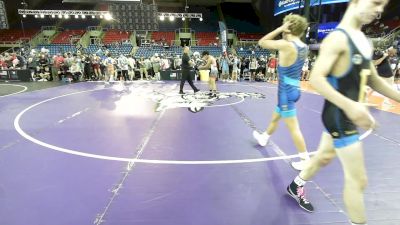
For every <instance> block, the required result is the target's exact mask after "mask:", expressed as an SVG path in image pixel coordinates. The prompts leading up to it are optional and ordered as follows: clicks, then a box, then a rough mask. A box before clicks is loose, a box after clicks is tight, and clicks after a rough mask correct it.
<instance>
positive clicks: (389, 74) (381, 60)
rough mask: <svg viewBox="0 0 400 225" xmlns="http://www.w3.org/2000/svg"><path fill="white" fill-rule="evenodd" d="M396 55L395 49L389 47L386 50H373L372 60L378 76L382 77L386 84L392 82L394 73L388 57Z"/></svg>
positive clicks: (391, 83)
mask: <svg viewBox="0 0 400 225" xmlns="http://www.w3.org/2000/svg"><path fill="white" fill-rule="evenodd" d="M395 55H396V49H395V48H393V47H390V48H389V49H387V50H386V51H384V52H383V51H379V50H377V51H375V52H374V56H373V60H374V64H375V66H376V69H377V71H378V74H379V76H380V77H382V78H383V79H384V80H385V81H386V82H387V83H388V84H390V85H393V84H394V73H393V71H392V68H391V67H390V63H389V59H390V57H394V56H395Z"/></svg>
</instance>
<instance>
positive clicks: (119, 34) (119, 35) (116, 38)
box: [103, 29, 130, 44]
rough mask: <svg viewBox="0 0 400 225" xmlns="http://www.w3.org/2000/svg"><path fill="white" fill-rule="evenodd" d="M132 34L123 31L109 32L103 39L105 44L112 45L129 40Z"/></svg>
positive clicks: (112, 30)
mask: <svg viewBox="0 0 400 225" xmlns="http://www.w3.org/2000/svg"><path fill="white" fill-rule="evenodd" d="M129 36H130V33H129V32H128V31H122V30H114V29H111V30H108V31H107V32H106V33H105V34H104V37H103V43H104V44H111V43H114V42H121V41H125V40H129Z"/></svg>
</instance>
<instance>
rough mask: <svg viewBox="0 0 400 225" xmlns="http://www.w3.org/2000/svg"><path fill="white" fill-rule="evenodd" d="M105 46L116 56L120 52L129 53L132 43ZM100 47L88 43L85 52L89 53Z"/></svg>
mask: <svg viewBox="0 0 400 225" xmlns="http://www.w3.org/2000/svg"><path fill="white" fill-rule="evenodd" d="M106 48H107V49H108V51H109V52H110V53H111V54H112V55H113V56H118V55H120V54H124V55H129V54H130V53H131V52H132V48H133V47H132V45H131V44H129V43H123V44H122V45H106ZM99 49H100V46H98V45H89V46H88V47H87V48H86V49H85V52H86V53H89V54H94V53H96V52H97V51H98V50H99Z"/></svg>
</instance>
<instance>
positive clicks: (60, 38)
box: [52, 30, 85, 44]
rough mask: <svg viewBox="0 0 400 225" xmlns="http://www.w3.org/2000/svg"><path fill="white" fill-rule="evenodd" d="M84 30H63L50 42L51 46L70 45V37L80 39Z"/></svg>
mask: <svg viewBox="0 0 400 225" xmlns="http://www.w3.org/2000/svg"><path fill="white" fill-rule="evenodd" d="M84 33H85V30H65V31H63V32H61V33H59V34H58V35H57V36H56V37H55V38H54V39H53V41H52V44H70V43H71V42H70V41H71V37H82V36H83V34H84Z"/></svg>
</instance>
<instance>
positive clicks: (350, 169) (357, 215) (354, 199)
mask: <svg viewBox="0 0 400 225" xmlns="http://www.w3.org/2000/svg"><path fill="white" fill-rule="evenodd" d="M336 153H337V155H338V158H339V160H340V162H341V163H342V167H343V171H344V190H343V199H344V204H345V206H346V208H347V211H348V214H349V217H350V219H351V221H352V222H353V223H356V224H365V223H366V220H367V219H366V214H365V205H364V190H365V187H366V186H367V175H366V170H365V164H364V153H363V149H362V144H361V142H356V143H354V144H352V145H349V146H346V147H343V148H340V149H336Z"/></svg>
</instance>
